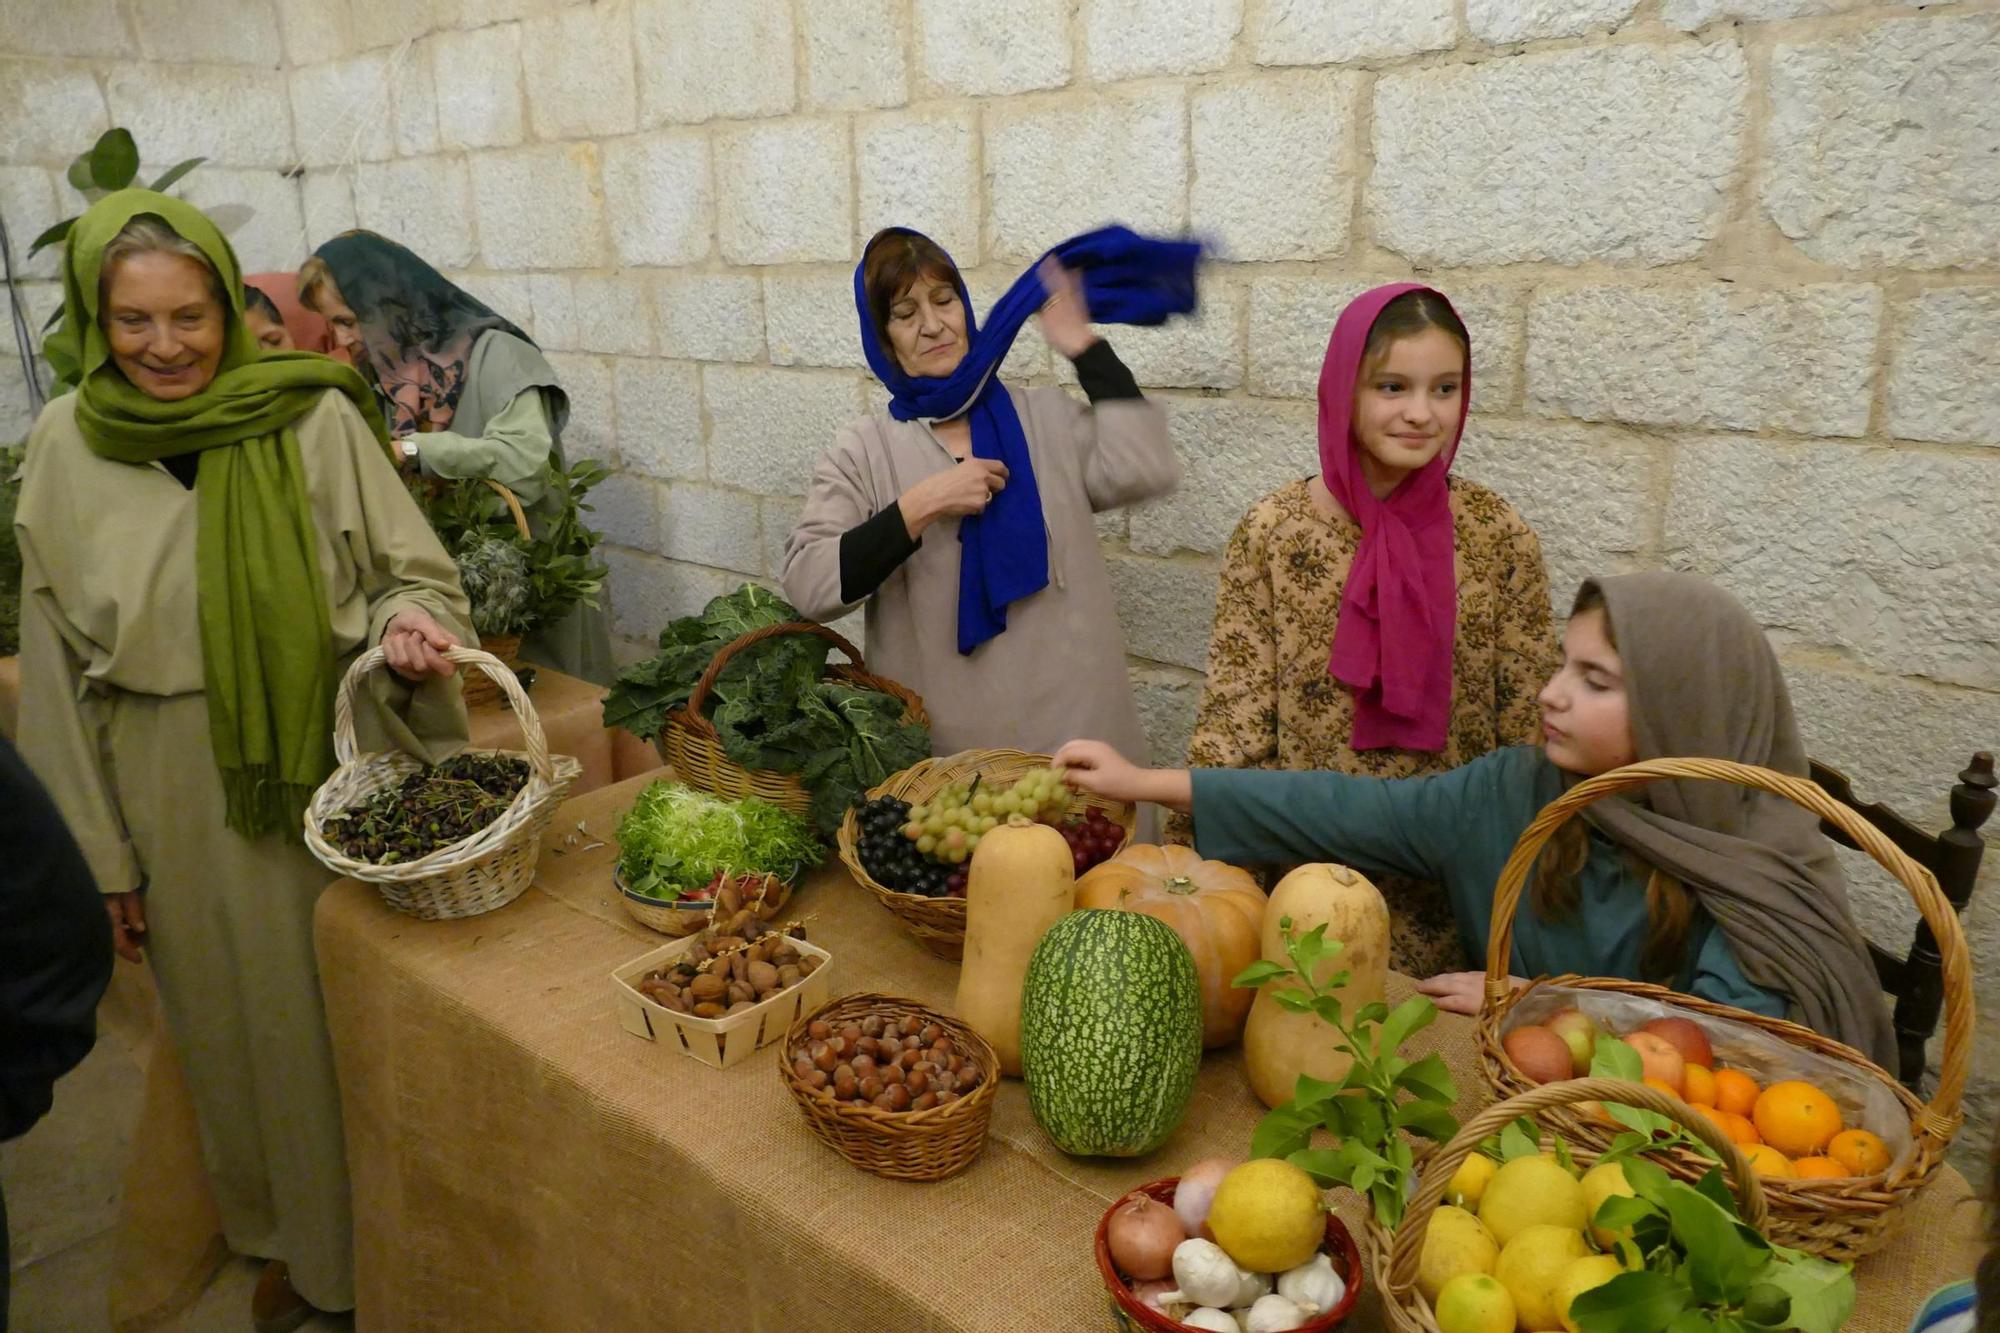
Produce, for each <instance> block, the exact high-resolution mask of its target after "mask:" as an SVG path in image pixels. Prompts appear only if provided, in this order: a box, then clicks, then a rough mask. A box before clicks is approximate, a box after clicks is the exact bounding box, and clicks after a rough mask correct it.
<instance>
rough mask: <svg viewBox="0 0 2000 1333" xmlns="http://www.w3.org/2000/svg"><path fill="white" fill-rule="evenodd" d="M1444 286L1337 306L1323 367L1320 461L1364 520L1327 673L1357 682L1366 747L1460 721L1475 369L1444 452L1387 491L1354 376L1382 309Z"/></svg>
mask: <svg viewBox="0 0 2000 1333" xmlns="http://www.w3.org/2000/svg"><path fill="white" fill-rule="evenodd" d="M1418 291H1423V292H1430V293H1431V294H1432V295H1433V296H1436V297H1437V298H1438V300H1440V301H1444V302H1445V304H1446V305H1447V306H1449V305H1450V304H1451V302H1450V301H1448V300H1446V299H1445V296H1444V293H1442V292H1440V291H1438V290H1437V289H1435V288H1432V287H1426V286H1424V285H1422V284H1421V283H1414V282H1398V283H1391V284H1390V285H1388V286H1386V287H1377V288H1375V289H1374V290H1373V291H1369V292H1363V293H1362V294H1361V295H1360V296H1357V297H1355V298H1354V300H1353V301H1352V302H1351V303H1349V305H1348V307H1347V309H1345V310H1343V311H1341V312H1340V318H1339V319H1338V320H1337V321H1335V323H1334V326H1333V337H1332V339H1331V340H1330V341H1329V342H1328V344H1327V349H1326V362H1325V364H1324V365H1322V366H1321V367H1320V372H1319V466H1320V473H1321V475H1322V476H1323V477H1324V478H1325V480H1326V488H1327V489H1328V490H1329V491H1331V492H1333V498H1334V499H1336V500H1338V501H1339V502H1340V503H1341V505H1342V506H1343V507H1344V508H1345V509H1346V510H1347V512H1348V513H1350V514H1352V515H1353V516H1354V521H1355V522H1357V523H1359V524H1360V525H1361V546H1360V548H1359V549H1358V550H1356V551H1355V553H1354V563H1353V565H1352V567H1351V568H1350V569H1349V571H1348V575H1347V587H1346V590H1345V591H1344V592H1343V594H1342V596H1341V600H1340V621H1339V624H1338V625H1337V626H1336V627H1335V630H1334V635H1333V653H1332V656H1331V658H1330V659H1329V661H1328V662H1327V672H1328V673H1329V674H1330V675H1332V676H1333V678H1334V679H1335V680H1338V681H1340V682H1342V683H1343V684H1346V685H1350V686H1352V687H1353V688H1354V691H1355V699H1354V736H1353V741H1352V744H1353V746H1354V748H1355V749H1357V750H1383V749H1405V750H1442V749H1443V748H1444V744H1445V737H1446V733H1447V731H1448V730H1449V726H1450V721H1451V684H1452V682H1451V659H1452V640H1453V637H1454V636H1455V634H1456V633H1457V629H1458V584H1457V570H1456V565H1457V561H1456V553H1457V539H1456V533H1455V531H1454V528H1453V524H1452V519H1451V503H1450V494H1449V492H1448V490H1447V489H1446V486H1445V474H1446V473H1448V472H1449V471H1450V470H1451V460H1452V457H1453V456H1454V455H1455V454H1457V452H1458V441H1459V438H1460V437H1461V436H1462V435H1464V433H1465V413H1466V410H1467V409H1468V408H1469V407H1470V405H1471V402H1472V372H1471V369H1470V367H1469V366H1468V367H1467V370H1466V376H1465V380H1464V381H1463V387H1462V388H1461V389H1460V391H1459V416H1458V426H1457V428H1456V429H1455V430H1453V431H1452V435H1451V440H1450V442H1449V443H1447V444H1446V445H1445V447H1444V448H1443V449H1441V450H1439V451H1438V455H1437V457H1436V458H1433V459H1432V460H1431V461H1430V462H1428V463H1426V464H1424V466H1423V467H1421V468H1419V469H1418V470H1417V471H1415V472H1413V473H1411V474H1410V475H1409V476H1407V477H1405V478H1404V479H1403V480H1402V482H1401V483H1400V484H1399V485H1398V486H1397V487H1396V489H1395V490H1393V491H1391V492H1390V493H1389V495H1388V497H1387V498H1386V499H1382V500H1378V499H1376V498H1375V494H1374V492H1373V491H1371V490H1369V489H1368V481H1367V478H1366V477H1365V476H1363V475H1362V471H1361V457H1362V450H1361V443H1360V441H1358V440H1356V439H1355V438H1354V431H1353V425H1352V419H1353V416H1354V385H1355V381H1356V380H1357V379H1358V378H1359V377H1360V374H1361V357H1362V352H1363V350H1364V349H1365V348H1366V347H1367V344H1368V334H1369V331H1370V330H1371V329H1373V328H1374V326H1375V319H1376V317H1377V316H1379V315H1380V314H1381V313H1382V308H1383V307H1384V306H1386V305H1388V304H1389V302H1391V301H1393V300H1395V299H1396V298H1397V297H1399V296H1401V295H1402V294H1403V293H1405V292H1418Z"/></svg>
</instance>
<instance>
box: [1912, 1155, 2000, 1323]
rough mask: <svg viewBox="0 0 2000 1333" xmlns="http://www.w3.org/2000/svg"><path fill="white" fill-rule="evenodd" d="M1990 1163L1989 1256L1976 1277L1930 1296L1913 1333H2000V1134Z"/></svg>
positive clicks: (1988, 1186)
mask: <svg viewBox="0 0 2000 1333" xmlns="http://www.w3.org/2000/svg"><path fill="white" fill-rule="evenodd" d="M1987 1159H1988V1160H1987V1167H1986V1172H1987V1189H1986V1198H1985V1200H1984V1204H1983V1206H1984V1208H1985V1211H1986V1227H1985V1233H1986V1253H1985V1254H1984V1255H1983V1256H1981V1258H1980V1260H1979V1267H1978V1269H1977V1271H1976V1272H1975V1273H1974V1274H1973V1276H1971V1277H1969V1278H1964V1279H1962V1280H1960V1281H1957V1282H1954V1283H1952V1284H1951V1285H1950V1286H1948V1287H1941V1288H1939V1289H1938V1290H1937V1291H1934V1292H1932V1293H1931V1295H1930V1299H1928V1300H1926V1301H1925V1302H1924V1304H1923V1308H1922V1309H1920V1310H1918V1311H1917V1314H1916V1318H1914V1319H1912V1320H1911V1321H1910V1333H2000V1134H1995V1135H1994V1136H1993V1144H1992V1147H1991V1148H1990V1149H1989V1151H1988V1153H1987Z"/></svg>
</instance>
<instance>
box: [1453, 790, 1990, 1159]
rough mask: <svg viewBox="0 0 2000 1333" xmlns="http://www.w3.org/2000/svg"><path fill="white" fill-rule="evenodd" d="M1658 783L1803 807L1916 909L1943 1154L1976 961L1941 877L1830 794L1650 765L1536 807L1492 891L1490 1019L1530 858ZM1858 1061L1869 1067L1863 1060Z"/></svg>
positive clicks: (1964, 1065)
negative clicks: (1934, 990) (1930, 1002)
mask: <svg viewBox="0 0 2000 1333" xmlns="http://www.w3.org/2000/svg"><path fill="white" fill-rule="evenodd" d="M1662 778H1703V779H1708V780H1711V781H1716V782H1733V783H1735V784H1736V785H1737V786H1739V787H1749V788H1751V789H1753V790H1756V791H1765V792H1770V793H1771V794H1772V795H1774V796H1782V797H1784V798H1785V799H1786V800H1788V801H1790V802H1792V803H1793V804H1794V805H1798V806H1802V807H1804V808H1805V809H1807V810H1809V811H1811V812H1812V813H1813V814H1815V815H1817V816H1818V817H1819V818H1820V819H1822V820H1824V821H1826V822H1827V823H1829V824H1832V825H1834V826H1835V827H1836V828H1838V829H1840V831H1841V832H1843V833H1845V834H1846V835H1847V836H1848V837H1850V838H1852V839H1853V840H1854V843H1855V845H1856V846H1857V847H1859V848H1860V849H1861V850H1862V851H1864V852H1866V853H1868V855H1870V856H1871V857H1873V858H1874V859H1875V861H1876V863H1877V864H1879V865H1880V866H1881V867H1882V868H1883V869H1884V870H1887V871H1888V872H1889V873H1890V874H1892V875H1894V876H1895V877H1896V879H1897V880H1898V882H1900V883H1901V884H1902V886H1903V887H1904V888H1905V889H1906V890H1908V891H1909V894H1910V897H1911V898H1912V899H1913V900H1914V901H1915V902H1916V905H1917V911H1918V913H1919V914H1921V915H1922V917H1923V919H1924V922H1925V923H1926V924H1927V925H1929V926H1930V928H1931V935H1932V936H1933V937H1934V938H1935V939H1936V940H1937V944H1938V953H1939V954H1940V955H1941V956H1942V957H1943V959H1944V1001H1945V1003H1944V1057H1943V1059H1942V1060H1941V1061H1940V1064H1939V1069H1938V1086H1937V1095H1936V1096H1934V1097H1933V1098H1932V1099H1931V1102H1930V1105H1929V1107H1928V1108H1927V1109H1926V1112H1925V1114H1924V1116H1923V1118H1922V1120H1921V1129H1922V1132H1923V1133H1924V1134H1925V1135H1926V1136H1927V1137H1929V1138H1930V1139H1932V1140H1933V1141H1934V1142H1935V1143H1936V1144H1937V1146H1938V1148H1939V1150H1940V1151H1942V1149H1943V1147H1944V1145H1945V1144H1946V1143H1947V1142H1948V1141H1949V1140H1950V1138H1951V1136H1952V1134H1953V1133H1954V1132H1955V1131H1956V1130H1957V1128H1958V1122H1959V1119H1960V1102H1961V1100H1962V1099H1963V1097H1964V1094H1965V1082H1966V1078H1967V1076H1968V1075H1969V1073H1970V1072H1971V1064H1972V1024H1973V1004H1972V959H1971V955H1970V954H1969V953H1968V952H1967V951H1966V947H1965V932H1964V930H1963V929H1962V928H1961V927H1960V925H1959V921H1958V913H1957V912H1956V911H1955V910H1953V908H1952V905H1951V903H1950V901H1949V900H1948V899H1947V898H1946V897H1945V896H1944V892H1943V891H1942V890H1941V889H1939V888H1938V882H1937V877H1936V876H1935V875H1933V874H1931V872H1930V871H1928V870H1926V869H1925V868H1924V867H1923V866H1921V865H1918V864H1917V863H1916V862H1915V861H1914V860H1912V859H1911V858H1910V857H1909V856H1908V855H1907V854H1906V853H1905V852H1904V851H1903V850H1902V849H1901V848H1900V847H1898V846H1896V844H1895V843H1893V842H1891V841H1889V839H1888V837H1887V835H1885V834H1884V833H1883V832H1882V831H1881V830H1880V829H1878V828H1876V827H1875V826H1874V825H1873V824H1871V823H1869V822H1868V821H1867V820H1865V819H1863V818H1862V817H1861V816H1860V815H1858V814H1856V813H1855V812H1854V811H1852V810H1850V809H1848V808H1847V807H1846V806H1844V805H1842V804H1841V803H1840V802H1839V801H1836V800H1834V799H1833V797H1831V796H1829V795H1827V794H1826V791H1825V789H1824V788H1822V787H1821V786H1820V785H1819V784H1818V783H1816V782H1811V781H1808V780H1807V779H1805V778H1799V777H1793V776H1791V775H1790V774H1788V773H1778V772H1774V771H1772V770H1771V769H1768V768H1758V767H1756V766H1754V765H1751V764H1739V763H1735V762H1734V761H1732V760H1728V759H1648V760H1646V761H1645V762H1643V763H1638V764H1628V765H1626V766H1625V767H1624V768H1614V769H1612V770H1611V771H1610V772H1609V773H1603V774H1600V775H1598V776H1597V777H1594V778H1589V779H1586V780H1585V781H1583V782H1579V783H1577V784H1576V785H1575V786H1574V787H1571V788H1570V789H1569V790H1568V791H1566V792H1564V793H1563V794H1562V795H1561V796H1559V797H1557V798H1556V799H1555V800H1553V801H1551V802H1549V803H1548V805H1546V806H1544V807H1543V808H1542V812H1541V813H1540V814H1538V815H1536V816H1535V818H1534V820H1533V821H1532V822H1531V823H1530V824H1529V825H1528V827H1527V828H1525V829H1523V830H1522V831H1521V837H1520V840H1519V841H1517V842H1516V843H1515V844H1514V853H1513V855H1512V856H1509V857H1508V858H1507V864H1506V866H1505V867H1504V868H1503V869H1502V870H1501V871H1500V880H1499V882H1498V883H1497V884H1495V885H1494V888H1493V927H1492V934H1491V938H1490V940H1489V941H1488V944H1487V947H1486V1001H1485V1011H1486V1012H1487V1013H1491V1012H1492V1011H1493V1010H1494V1009H1495V1008H1496V1007H1497V1006H1498V1005H1499V1004H1500V1002H1501V1001H1502V1000H1504V999H1505V998H1506V997H1507V995H1508V994H1509V992H1510V987H1509V986H1508V982H1507V964H1508V961H1509V960H1510V959H1511V958H1512V957H1513V953H1514V918H1515V916H1516V914H1517V913H1518V912H1519V910H1520V905H1521V890H1522V888H1523V886H1524V885H1526V883H1527V881H1528V872H1529V871H1530V870H1531V869H1532V868H1533V866H1534V864H1535V858H1536V857H1537V856H1539V855H1540V854H1541V851H1542V848H1543V846H1544V845H1546V844H1547V842H1548V840H1549V839H1550V838H1551V837H1552V836H1554V834H1555V831H1556V830H1557V829H1558V828H1561V827H1562V826H1563V824H1565V823H1567V822H1568V821H1569V820H1570V819H1571V818H1572V817H1573V816H1574V815H1576V813H1577V812H1578V811H1580V810H1582V809H1583V808H1584V807H1585V806H1587V805H1589V804H1590V803H1591V802H1593V801H1595V800H1597V799H1599V798H1600V797H1604V796H1611V795H1614V794H1616V793H1618V792H1623V791H1629V790H1631V789H1632V788H1634V787H1642V786H1644V785H1646V784H1647V783H1649V782H1655V781H1658V780H1660V779H1662ZM1863 1059H1866V1057H1865V1056H1864V1057H1863Z"/></svg>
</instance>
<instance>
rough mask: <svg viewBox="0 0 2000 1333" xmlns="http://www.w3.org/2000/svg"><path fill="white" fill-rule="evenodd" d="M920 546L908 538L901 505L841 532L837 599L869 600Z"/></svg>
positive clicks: (914, 539)
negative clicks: (838, 597) (838, 595)
mask: <svg viewBox="0 0 2000 1333" xmlns="http://www.w3.org/2000/svg"><path fill="white" fill-rule="evenodd" d="M922 545H923V542H922V541H921V540H919V539H918V538H915V537H912V536H910V529H909V525H907V524H906V523H904V522H903V506H902V504H901V503H900V502H892V503H891V504H890V505H889V507H888V508H887V509H884V510H881V511H879V512H878V513H876V514H875V515H874V516H873V517H871V518H866V519H863V520H862V521H861V522H859V523H856V524H855V525H854V526H853V527H851V528H849V529H848V530H847V531H845V532H843V533H841V534H840V600H841V601H843V602H847V603H850V604H851V603H854V602H859V601H863V600H865V599H867V598H869V597H872V596H873V595H874V593H875V590H876V589H877V588H879V587H881V586H882V584H883V583H884V582H886V581H887V580H888V578H889V576H890V575H891V574H893V573H895V572H896V570H897V568H898V567H900V566H901V565H902V563H903V562H904V561H905V560H908V559H909V558H910V557H911V556H912V555H914V554H916V550H917V548H918V547H919V546H922Z"/></svg>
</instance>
